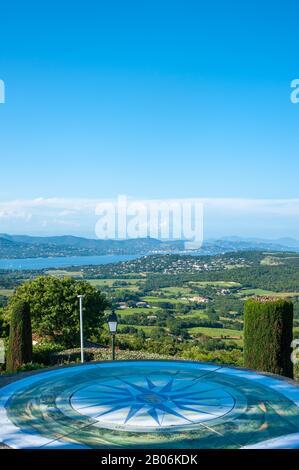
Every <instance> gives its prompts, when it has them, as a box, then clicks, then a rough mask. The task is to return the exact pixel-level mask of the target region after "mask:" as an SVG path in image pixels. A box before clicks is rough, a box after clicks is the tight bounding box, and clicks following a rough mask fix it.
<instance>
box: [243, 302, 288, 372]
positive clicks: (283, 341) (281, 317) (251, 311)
mask: <svg viewBox="0 0 299 470" xmlns="http://www.w3.org/2000/svg"><path fill="white" fill-rule="evenodd" d="M292 337H293V304H292V302H289V301H286V300H281V299H280V300H267V299H266V300H264V299H263V298H261V299H250V300H248V301H247V302H246V304H245V315H244V364H245V366H246V367H249V368H250V369H256V370H260V371H263V372H272V373H274V374H279V375H285V376H287V377H293V364H292V362H291V352H292V350H291V342H292Z"/></svg>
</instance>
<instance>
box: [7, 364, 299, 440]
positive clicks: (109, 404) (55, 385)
mask: <svg viewBox="0 0 299 470" xmlns="http://www.w3.org/2000/svg"><path fill="white" fill-rule="evenodd" d="M0 442H2V443H4V444H6V445H9V446H10V447H14V448H86V447H87V448H113V447H114V446H115V447H120V446H122V447H125V448H130V447H133V448H138V447H140V448H167V447H172V448H244V447H246V448H251V447H260V448H271V447H272V448H273V447H274V448H290V447H291V448H294V447H295V448H299V388H298V387H297V386H296V384H295V382H292V381H289V380H283V379H281V378H278V377H277V376H271V375H263V374H259V373H256V372H254V371H249V370H244V369H236V368H232V367H225V366H221V365H220V366H219V365H215V364H205V363H199V362H191V361H115V362H105V363H92V364H86V365H82V366H75V367H66V368H61V369H60V368H58V369H55V370H51V371H47V372H41V373H38V374H35V375H32V376H29V377H27V378H25V379H21V380H18V381H16V382H13V383H11V384H10V385H7V386H5V387H3V388H1V389H0Z"/></svg>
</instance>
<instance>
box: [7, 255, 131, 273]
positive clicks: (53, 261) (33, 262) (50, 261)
mask: <svg viewBox="0 0 299 470" xmlns="http://www.w3.org/2000/svg"><path fill="white" fill-rule="evenodd" d="M139 257H140V255H103V256H63V257H53V258H24V259H22V258H19V259H5V258H2V259H0V269H20V270H25V269H46V268H65V267H68V266H84V265H85V266H86V265H99V264H109V263H118V262H120V261H129V260H132V259H136V258H139Z"/></svg>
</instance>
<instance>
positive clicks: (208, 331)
mask: <svg viewBox="0 0 299 470" xmlns="http://www.w3.org/2000/svg"><path fill="white" fill-rule="evenodd" d="M188 332H189V333H190V335H196V334H198V333H202V334H204V335H206V336H209V337H210V338H221V337H223V336H226V337H228V338H229V339H235V338H236V339H241V338H242V337H243V331H239V330H233V329H230V328H206V327H204V326H196V327H194V328H188Z"/></svg>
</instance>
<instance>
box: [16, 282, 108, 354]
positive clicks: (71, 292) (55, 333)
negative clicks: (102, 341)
mask: <svg viewBox="0 0 299 470" xmlns="http://www.w3.org/2000/svg"><path fill="white" fill-rule="evenodd" d="M78 294H82V295H84V299H83V306H84V322H83V325H84V338H90V336H92V335H95V334H98V332H99V327H100V326H101V324H102V322H103V312H104V310H105V309H106V308H107V307H108V302H107V300H106V297H105V296H104V295H103V294H101V292H100V291H99V290H97V289H95V288H94V287H92V286H91V285H90V283H88V282H86V281H76V280H74V279H72V278H67V277H66V278H63V279H58V278H56V277H53V276H40V277H37V278H35V279H33V280H31V281H28V282H25V283H24V284H22V285H21V286H20V287H18V289H17V290H16V292H15V294H14V295H13V296H12V297H11V299H10V302H9V306H8V315H10V314H11V311H12V309H13V308H14V305H15V303H16V302H19V301H24V302H27V303H28V304H29V306H30V312H31V322H32V331H33V333H34V335H36V336H38V337H42V338H43V339H47V340H50V341H54V342H56V343H61V344H63V345H65V346H67V347H74V346H76V345H78V338H79V332H80V324H79V303H78V298H77V296H78Z"/></svg>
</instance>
